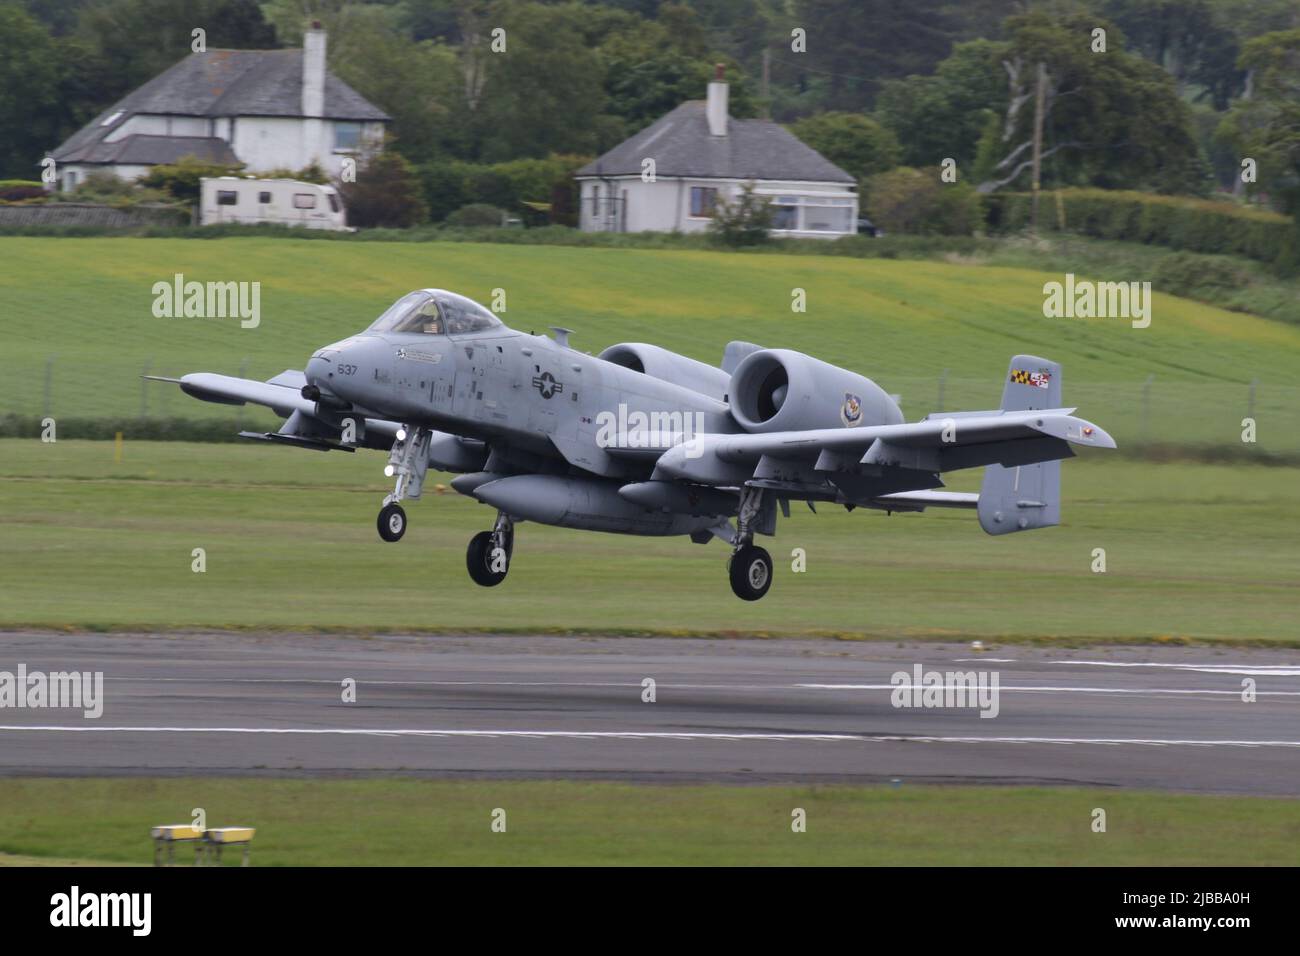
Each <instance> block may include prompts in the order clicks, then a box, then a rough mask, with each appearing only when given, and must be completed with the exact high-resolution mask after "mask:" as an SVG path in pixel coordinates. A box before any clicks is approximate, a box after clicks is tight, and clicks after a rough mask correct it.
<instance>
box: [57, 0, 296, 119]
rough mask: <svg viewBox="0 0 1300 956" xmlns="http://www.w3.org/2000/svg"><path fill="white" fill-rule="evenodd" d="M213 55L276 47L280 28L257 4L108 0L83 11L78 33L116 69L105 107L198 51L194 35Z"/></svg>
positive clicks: (247, 1) (235, 0)
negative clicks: (220, 51)
mask: <svg viewBox="0 0 1300 956" xmlns="http://www.w3.org/2000/svg"><path fill="white" fill-rule="evenodd" d="M198 28H201V29H203V30H204V31H205V36H204V42H205V44H206V48H207V49H209V50H216V49H235V50H261V49H270V48H273V47H275V46H276V38H275V28H274V27H273V26H271V25H270V24H268V23H267V22H266V21H265V20H264V19H263V18H262V11H261V8H260V7H258V5H257V3H256V2H255V0H105V2H102V3H96V4H92V5H90V6H87V7H85V8H84V9H83V11H82V14H81V17H80V18H79V20H78V24H77V34H78V36H80V37H81V38H82V40H83V41H84V42H85V44H86V45H87V47H88V48H89V49H90V50H92V51H93V52H94V53H95V54H96V55H98V56H100V57H102V58H103V59H104V60H106V61H107V62H108V63H110V64H111V65H112V67H113V71H112V75H111V77H109V78H108V80H109V83H108V85H107V86H106V87H105V88H104V89H103V90H101V95H102V99H103V105H105V106H106V105H108V104H109V103H111V102H112V101H113V100H116V99H119V98H121V97H122V96H124V95H125V94H126V93H129V92H130V91H131V90H133V89H135V88H136V87H137V86H140V85H141V84H143V83H145V82H146V81H148V80H151V79H153V78H154V77H155V76H157V75H158V74H159V73H161V72H162V71H163V70H165V69H167V68H168V67H169V66H171V65H172V64H174V63H176V62H178V61H180V60H182V59H184V58H185V57H187V56H189V54H190V53H191V52H193V44H194V37H193V31H194V30H195V29H198Z"/></svg>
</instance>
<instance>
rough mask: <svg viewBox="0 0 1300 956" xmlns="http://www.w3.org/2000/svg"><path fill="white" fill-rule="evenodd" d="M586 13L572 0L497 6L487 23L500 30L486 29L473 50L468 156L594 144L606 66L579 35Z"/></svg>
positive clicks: (490, 157) (588, 148) (493, 157)
mask: <svg viewBox="0 0 1300 956" xmlns="http://www.w3.org/2000/svg"><path fill="white" fill-rule="evenodd" d="M583 16H584V12H583V8H582V7H580V6H577V5H576V4H565V5H563V6H556V7H542V6H535V5H526V4H522V3H518V2H509V3H503V4H501V5H500V6H499V7H497V8H496V10H495V12H494V15H493V21H492V22H493V23H494V24H499V25H500V28H501V29H503V30H504V31H505V33H504V35H503V36H500V35H499V37H498V38H494V37H492V36H491V34H490V31H485V32H484V33H483V34H482V35H481V37H480V38H479V39H478V40H477V44H476V46H475V48H474V50H473V54H474V55H475V56H476V57H479V58H480V63H481V67H482V86H481V91H480V92H479V94H478V95H477V96H476V97H472V98H471V99H470V107H471V108H470V112H469V115H468V117H467V123H466V126H467V129H468V131H469V132H470V133H471V134H472V137H473V141H472V144H471V152H472V154H473V158H477V159H481V160H486V161H488V162H494V161H497V160H504V159H514V158H517V157H521V156H545V155H547V154H549V153H553V152H559V151H566V150H567V151H582V152H594V151H595V149H596V145H597V141H598V139H599V132H600V126H599V123H598V122H597V121H595V118H597V117H599V116H600V115H601V114H602V113H603V111H604V105H605V93H604V89H603V80H604V73H603V70H602V68H601V63H600V59H599V57H598V56H597V54H596V52H595V51H594V50H591V49H588V48H587V47H586V46H585V45H584V43H583V41H582V30H581V21H582V19H583ZM492 29H496V27H495V26H494V27H493V28H492ZM494 39H498V40H500V39H503V40H504V42H505V49H504V50H503V51H500V52H493V51H492V49H491V46H490V45H491V44H492V43H493V41H494ZM464 55H465V54H462V67H464Z"/></svg>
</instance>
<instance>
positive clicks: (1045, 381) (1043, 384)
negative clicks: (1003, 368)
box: [1011, 368, 1052, 388]
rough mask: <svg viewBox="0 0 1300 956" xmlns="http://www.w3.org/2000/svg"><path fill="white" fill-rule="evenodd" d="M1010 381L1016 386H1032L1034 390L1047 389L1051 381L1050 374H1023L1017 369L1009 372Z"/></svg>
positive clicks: (1023, 372)
mask: <svg viewBox="0 0 1300 956" xmlns="http://www.w3.org/2000/svg"><path fill="white" fill-rule="evenodd" d="M1011 381H1013V382H1015V383H1016V384H1017V385H1032V386H1033V387H1034V388H1047V387H1048V386H1049V385H1050V384H1051V381H1052V373H1051V372H1025V371H1022V370H1020V369H1018V368H1016V369H1012V370H1011Z"/></svg>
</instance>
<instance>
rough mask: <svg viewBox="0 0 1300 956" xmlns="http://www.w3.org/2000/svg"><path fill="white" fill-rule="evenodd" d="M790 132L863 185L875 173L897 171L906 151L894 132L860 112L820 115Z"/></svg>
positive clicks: (794, 127) (796, 125) (799, 122)
mask: <svg viewBox="0 0 1300 956" xmlns="http://www.w3.org/2000/svg"><path fill="white" fill-rule="evenodd" d="M790 132H791V133H793V134H794V135H795V136H797V137H798V138H799V139H800V140H802V141H803V142H804V143H806V144H808V145H809V146H811V147H812V148H813V149H815V150H817V152H819V153H821V154H822V155H823V156H825V157H826V158H827V159H829V160H830V161H831V162H832V163H834V164H835V165H836V166H838V167H840V169H842V170H844V171H845V172H846V173H849V174H851V175H852V176H853V177H854V178H855V179H857V180H858V182H859V184H862V182H863V181H864V180H865V179H866V178H867V177H868V176H871V175H872V174H874V173H883V172H884V171H885V170H887V169H893V168H894V167H895V166H897V165H898V161H899V156H900V155H901V152H902V151H901V150H900V148H899V145H898V139H897V138H896V137H895V136H894V134H893V133H892V132H890V131H889V130H887V129H885V128H884V127H883V126H881V125H880V124H879V123H877V122H876V121H875V120H873V119H870V118H868V117H866V116H862V115H861V114H859V113H819V114H818V115H816V116H809V117H807V118H806V119H801V120H799V121H798V122H797V123H795V124H794V125H792V126H791V127H790Z"/></svg>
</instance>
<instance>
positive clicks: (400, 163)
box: [339, 150, 429, 229]
mask: <svg viewBox="0 0 1300 956" xmlns="http://www.w3.org/2000/svg"><path fill="white" fill-rule="evenodd" d="M339 191H340V192H341V193H342V194H343V203H344V205H345V206H346V207H347V214H348V225H350V226H357V227H360V228H371V227H384V228H389V229H405V228H407V227H409V226H414V225H417V224H418V223H422V222H426V221H428V218H429V208H428V207H427V206H426V205H425V204H424V197H423V196H422V195H421V194H420V184H419V182H418V180H417V179H416V176H415V170H414V169H413V168H412V166H411V164H410V162H408V161H407V160H406V159H405V158H404V157H403V156H402V155H401V154H400V153H397V152H395V151H393V150H386V151H384V152H382V153H379V154H378V155H376V156H373V157H371V158H370V160H369V161H368V162H367V163H366V164H365V165H364V166H362V167H361V168H360V169H358V170H357V180H356V182H354V183H343V184H342V185H341V186H340V187H339Z"/></svg>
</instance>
